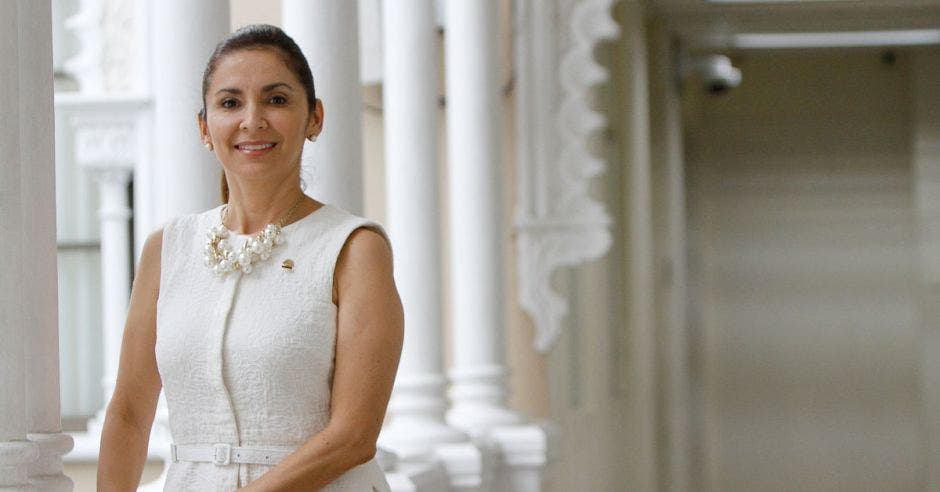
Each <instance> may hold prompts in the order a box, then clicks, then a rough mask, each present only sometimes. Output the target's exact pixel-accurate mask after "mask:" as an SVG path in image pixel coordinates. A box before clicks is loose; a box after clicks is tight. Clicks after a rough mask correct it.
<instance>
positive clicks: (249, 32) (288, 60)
mask: <svg viewBox="0 0 940 492" xmlns="http://www.w3.org/2000/svg"><path fill="white" fill-rule="evenodd" d="M252 49H271V50H274V51H275V52H276V53H278V54H279V55H281V56H282V57H283V59H284V63H285V64H286V65H287V68H288V69H290V71H291V72H293V73H294V75H296V76H297V80H299V81H300V84H301V85H302V86H303V88H304V92H306V93H307V106H308V108H309V109H310V112H311V113H313V111H314V109H315V108H316V105H317V94H316V90H315V89H314V85H313V73H312V72H311V71H310V65H309V64H308V63H307V58H306V57H305V56H304V53H303V51H301V49H300V46H297V43H296V42H294V40H293V38H291V37H290V36H288V35H287V33H285V32H284V31H283V30H281V28H279V27H277V26H272V25H270V24H249V25H247V26H245V27H242V28H240V29H238V30H236V31H235V32H233V33H231V34H229V35H228V36H227V37H226V38H225V39H223V40H222V41H221V42H219V44H218V45H216V47H215V50H214V51H213V52H212V55H211V56H209V61H208V63H206V70H205V72H203V74H202V109H201V110H200V111H199V116H200V117H201V118H202V119H203V120H205V119H206V94H207V93H208V92H209V84H210V83H211V81H212V74H213V73H215V69H216V67H217V66H218V64H219V60H221V59H222V58H223V57H224V56H226V55H228V54H230V53H234V52H236V51H241V50H252ZM222 202H223V203H228V181H226V179H225V172H224V171H223V173H222Z"/></svg>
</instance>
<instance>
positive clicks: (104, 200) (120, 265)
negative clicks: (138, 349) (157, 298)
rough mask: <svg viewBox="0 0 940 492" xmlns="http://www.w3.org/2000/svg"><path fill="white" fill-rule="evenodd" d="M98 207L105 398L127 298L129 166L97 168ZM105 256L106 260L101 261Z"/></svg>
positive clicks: (111, 388)
mask: <svg viewBox="0 0 940 492" xmlns="http://www.w3.org/2000/svg"><path fill="white" fill-rule="evenodd" d="M94 172H95V178H97V180H98V191H99V197H100V200H101V208H100V209H99V210H98V218H99V219H100V220H101V258H102V260H103V261H102V262H101V284H102V290H103V292H102V296H101V300H102V303H101V307H102V313H103V314H104V316H102V318H103V320H104V352H105V361H104V363H105V364H104V400H105V401H106V402H107V401H110V400H111V394H113V393H114V383H115V382H116V381H117V370H118V361H119V359H120V355H121V339H122V337H123V333H124V322H125V320H126V319H127V304H128V302H129V298H130V292H131V285H130V283H131V282H130V278H131V271H130V270H131V269H130V265H131V258H130V248H129V247H128V246H129V245H130V242H131V241H130V239H131V238H130V222H129V221H130V218H131V210H130V204H129V203H128V197H127V191H128V190H127V185H128V183H130V179H131V170H130V169H129V168H128V169H121V168H107V169H100V170H96V171H94ZM104 260H107V261H104Z"/></svg>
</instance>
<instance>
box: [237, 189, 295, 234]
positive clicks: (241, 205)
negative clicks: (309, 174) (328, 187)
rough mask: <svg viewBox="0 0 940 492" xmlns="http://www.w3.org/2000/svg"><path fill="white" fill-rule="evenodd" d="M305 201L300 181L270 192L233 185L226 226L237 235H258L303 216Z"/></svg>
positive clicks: (269, 190) (268, 190)
mask: <svg viewBox="0 0 940 492" xmlns="http://www.w3.org/2000/svg"><path fill="white" fill-rule="evenodd" d="M230 184H231V183H230ZM306 201H310V200H308V199H304V194H303V191H302V190H301V189H300V183H299V182H295V183H293V184H285V185H284V186H278V187H272V188H270V189H267V190H264V189H258V188H256V187H252V188H250V189H246V188H245V187H239V186H230V188H229V200H228V205H227V208H228V210H227V211H226V213H225V220H224V225H225V227H227V228H228V229H229V230H231V231H232V232H235V233H237V234H255V233H257V232H258V231H260V230H262V229H264V227H265V226H266V225H268V224H275V223H278V222H280V221H285V223H284V224H282V225H286V224H287V223H288V222H290V221H293V220H296V219H297V218H299V217H302V216H303V215H304V214H303V213H302V212H303V211H304V210H306V208H308V207H306V206H305V205H307V204H305V203H304V202H306ZM289 212H290V215H291V216H290V217H287V215H288V213H289Z"/></svg>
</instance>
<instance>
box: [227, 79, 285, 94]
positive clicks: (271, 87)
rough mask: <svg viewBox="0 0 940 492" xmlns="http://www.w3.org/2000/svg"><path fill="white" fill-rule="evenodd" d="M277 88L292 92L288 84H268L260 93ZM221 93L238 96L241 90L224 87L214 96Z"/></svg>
mask: <svg viewBox="0 0 940 492" xmlns="http://www.w3.org/2000/svg"><path fill="white" fill-rule="evenodd" d="M279 87H283V88H285V89H287V90H289V91H293V90H294V88H293V87H291V85H290V84H288V83H287V82H274V83H271V84H268V85H266V86H264V87H262V88H261V92H271V91H273V90H274V89H277V88H279ZM223 92H227V93H229V94H235V95H239V94H241V93H242V90H241V89H236V88H234V87H226V88H224V89H219V90H218V91H216V95H218V94H221V93H223Z"/></svg>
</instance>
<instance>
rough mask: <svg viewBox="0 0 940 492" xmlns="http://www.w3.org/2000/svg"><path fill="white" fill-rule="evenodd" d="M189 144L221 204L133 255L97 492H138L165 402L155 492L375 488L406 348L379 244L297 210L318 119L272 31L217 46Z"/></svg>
mask: <svg viewBox="0 0 940 492" xmlns="http://www.w3.org/2000/svg"><path fill="white" fill-rule="evenodd" d="M202 91H203V109H202V111H200V113H199V115H198V123H199V130H200V134H201V136H202V140H203V143H204V144H205V146H206V148H207V149H209V150H210V151H212V152H214V153H215V155H216V156H217V158H218V160H219V162H220V163H221V164H222V168H223V178H222V195H223V202H225V203H224V204H223V205H222V206H220V207H218V208H216V209H213V210H209V211H207V212H203V213H201V214H196V215H190V216H185V217H180V218H177V219H175V220H172V221H170V222H169V223H167V224H166V225H165V226H164V228H163V229H161V230H159V231H157V232H155V233H153V234H152V235H151V236H150V237H149V238H148V239H147V242H146V244H145V245H144V248H143V253H142V255H141V260H140V266H139V268H138V274H137V278H136V279H135V281H134V288H133V292H132V294H131V301H130V309H129V312H128V320H127V325H126V328H125V332H124V342H123V347H122V350H121V360H120V369H119V371H118V380H117V384H116V387H115V390H114V396H113V397H112V399H111V403H110V404H109V405H108V411H107V415H106V419H105V426H104V429H103V432H102V438H101V454H100V460H99V467H98V488H99V490H134V489H135V488H136V487H137V484H138V482H139V480H140V474H141V470H142V467H143V464H144V461H145V458H146V454H147V444H148V440H149V434H150V428H151V424H152V422H153V417H154V412H155V408H156V404H157V397H158V394H159V392H160V388H161V386H162V387H163V388H164V390H165V393H166V397H167V404H168V410H169V421H170V429H171V433H172V436H173V441H174V443H173V447H172V450H171V453H172V456H173V457H172V461H173V463H172V464H171V467H170V470H169V474H168V478H167V483H166V488H165V489H166V490H173V491H178V490H199V491H205V490H235V489H239V490H246V491H249V490H250V491H267V490H350V491H352V490H355V491H363V490H365V491H369V490H387V489H388V485H387V483H386V482H385V478H384V475H383V473H382V471H381V470H380V469H379V466H378V464H377V463H376V461H375V459H374V455H375V452H376V448H375V443H376V439H377V438H378V433H379V430H380V428H381V425H382V420H383V418H384V414H385V408H386V405H387V403H388V398H389V395H390V393H391V389H392V383H393V380H394V376H395V371H396V369H397V365H398V359H399V355H400V352H401V344H402V324H403V321H402V310H401V303H400V301H399V298H398V293H397V290H396V288H395V284H394V280H393V278H392V257H391V250H390V248H389V245H388V242H387V238H386V237H385V235H384V232H383V231H382V229H381V228H380V227H379V226H378V225H377V224H375V223H372V222H369V221H367V220H365V219H362V218H359V217H356V216H353V215H351V214H349V213H346V212H344V211H342V210H340V209H338V208H335V207H332V206H330V205H324V204H321V203H318V202H316V201H314V200H312V199H310V198H308V197H306V196H305V195H304V194H303V192H302V190H301V180H300V157H301V152H302V150H303V145H304V139H305V138H306V139H309V140H311V141H312V140H315V139H316V136H317V135H318V134H319V133H320V131H321V129H322V126H323V106H322V104H321V102H320V101H319V100H318V99H316V96H315V92H314V87H313V77H312V75H311V74H310V68H309V66H308V65H307V62H306V60H305V59H304V56H303V54H302V53H301V51H300V49H299V48H298V47H297V45H296V44H295V43H294V41H293V40H291V39H290V37H288V36H287V35H286V34H284V32H283V31H281V30H280V29H278V28H276V27H273V26H266V25H256V26H248V27H246V28H243V29H240V30H238V31H236V32H235V33H233V34H231V35H230V36H229V37H228V38H227V39H225V40H224V41H222V43H220V44H219V46H218V47H217V48H216V50H215V52H214V53H213V54H212V56H211V58H210V59H209V63H208V65H207V67H206V71H205V74H204V77H203V89H202Z"/></svg>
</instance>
